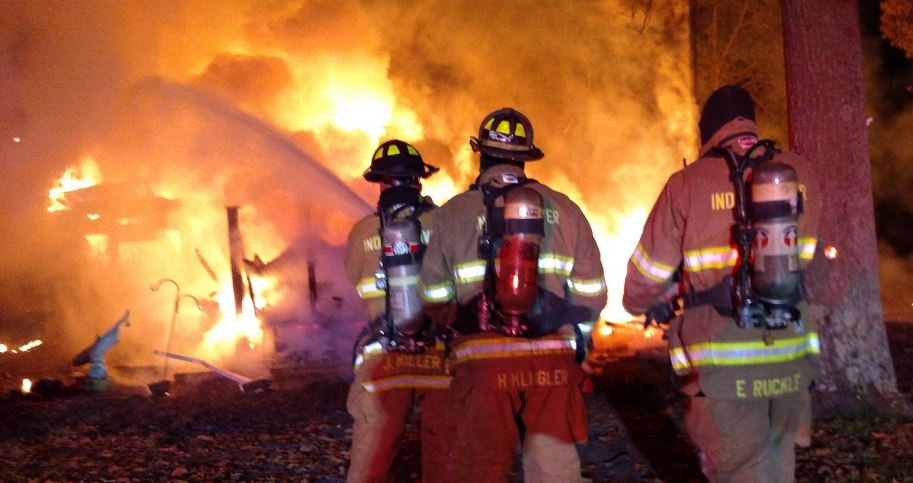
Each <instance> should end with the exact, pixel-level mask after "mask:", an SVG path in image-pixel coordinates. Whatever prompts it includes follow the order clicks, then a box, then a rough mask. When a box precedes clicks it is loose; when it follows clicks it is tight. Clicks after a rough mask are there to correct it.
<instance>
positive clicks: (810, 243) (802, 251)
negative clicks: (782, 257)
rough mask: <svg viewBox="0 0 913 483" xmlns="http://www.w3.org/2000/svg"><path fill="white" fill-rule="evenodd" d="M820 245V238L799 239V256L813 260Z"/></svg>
mask: <svg viewBox="0 0 913 483" xmlns="http://www.w3.org/2000/svg"><path fill="white" fill-rule="evenodd" d="M817 247H818V239H817V238H812V237H807V238H800V239H799V258H801V259H802V260H811V259H812V258H814V257H815V249H816V248H817Z"/></svg>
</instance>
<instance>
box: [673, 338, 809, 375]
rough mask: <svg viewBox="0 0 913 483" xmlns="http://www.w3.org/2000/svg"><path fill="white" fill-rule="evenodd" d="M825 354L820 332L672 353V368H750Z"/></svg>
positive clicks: (699, 346) (711, 344)
mask: <svg viewBox="0 0 913 483" xmlns="http://www.w3.org/2000/svg"><path fill="white" fill-rule="evenodd" d="M819 353H821V343H820V342H819V340H818V334H817V333H816V332H809V333H807V334H805V335H804V336H800V337H794V338H791V339H780V340H774V343H773V345H766V344H765V343H764V342H763V341H745V342H704V343H701V344H693V345H690V346H687V347H684V348H682V347H675V348H673V349H671V350H669V358H670V359H671V360H672V367H673V368H674V369H675V370H676V371H681V370H686V369H688V368H693V367H701V366H749V365H754V364H770V363H778V362H789V361H793V360H796V359H801V358H803V357H805V356H808V355H814V354H819Z"/></svg>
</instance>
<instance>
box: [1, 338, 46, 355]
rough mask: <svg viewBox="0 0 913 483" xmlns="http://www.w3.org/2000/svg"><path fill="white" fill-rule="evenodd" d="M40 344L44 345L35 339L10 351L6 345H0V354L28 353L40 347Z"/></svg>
mask: <svg viewBox="0 0 913 483" xmlns="http://www.w3.org/2000/svg"><path fill="white" fill-rule="evenodd" d="M41 344H44V342H43V341H42V340H41V339H35V340H33V341H30V342H28V343H26V344H22V345H21V346H19V347H18V348H16V347H14V348H12V349H10V347H9V346H8V345H7V344H0V354H6V353H9V354H19V353H21V352H28V351H30V350H32V349H34V348H36V347H38V346H40V345H41Z"/></svg>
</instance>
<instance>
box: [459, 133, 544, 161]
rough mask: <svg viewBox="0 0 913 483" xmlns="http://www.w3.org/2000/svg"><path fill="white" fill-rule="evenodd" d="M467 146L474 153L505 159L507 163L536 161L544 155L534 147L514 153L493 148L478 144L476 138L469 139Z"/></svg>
mask: <svg viewBox="0 0 913 483" xmlns="http://www.w3.org/2000/svg"><path fill="white" fill-rule="evenodd" d="M469 145H470V146H471V147H472V150H473V151H474V152H480V153H482V154H487V155H489V156H492V157H495V158H498V159H506V160H508V161H524V162H525V161H538V160H540V159H542V158H543V157H544V156H545V153H543V152H542V150H540V149H539V148H537V147H536V146H532V147H530V149H526V150H522V151H514V150H510V149H501V148H496V147H494V146H486V145H484V144H482V143H480V142H479V139H478V138H475V137H471V136H470V138H469Z"/></svg>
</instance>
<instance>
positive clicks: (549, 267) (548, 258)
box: [539, 252, 574, 277]
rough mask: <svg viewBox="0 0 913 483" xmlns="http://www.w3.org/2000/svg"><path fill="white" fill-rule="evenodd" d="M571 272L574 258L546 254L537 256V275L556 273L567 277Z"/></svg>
mask: <svg viewBox="0 0 913 483" xmlns="http://www.w3.org/2000/svg"><path fill="white" fill-rule="evenodd" d="M573 270H574V257H567V256H564V255H558V254H557V253H548V252H546V253H540V254H539V273H556V274H558V275H564V276H565V277H569V276H570V275H571V271H573Z"/></svg>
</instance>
